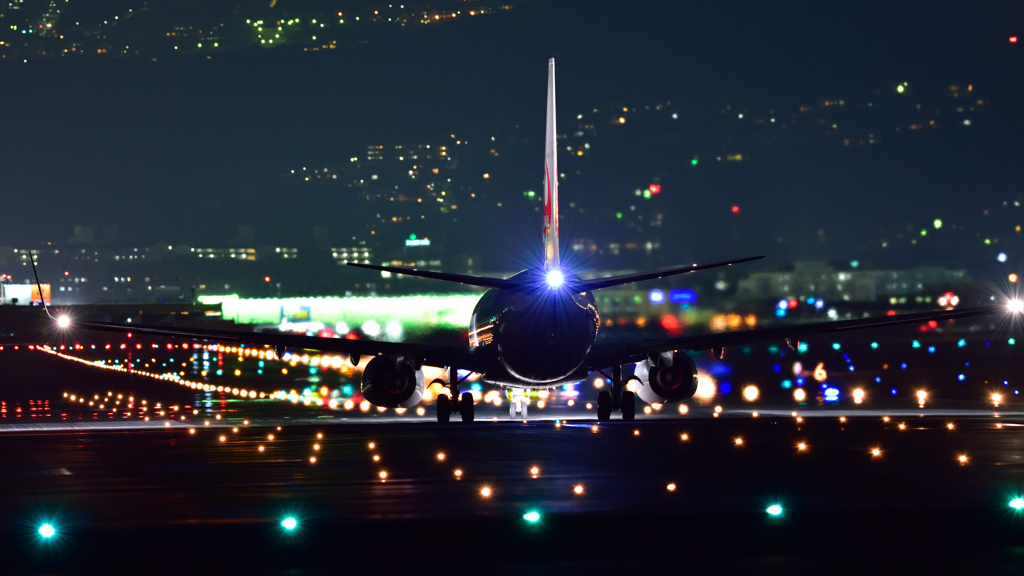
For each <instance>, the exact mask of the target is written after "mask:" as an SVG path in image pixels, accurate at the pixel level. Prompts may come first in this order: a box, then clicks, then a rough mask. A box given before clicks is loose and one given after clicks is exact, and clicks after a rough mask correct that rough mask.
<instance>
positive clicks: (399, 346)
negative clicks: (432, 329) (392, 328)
mask: <svg viewBox="0 0 1024 576" xmlns="http://www.w3.org/2000/svg"><path fill="white" fill-rule="evenodd" d="M68 329H77V330H98V331H102V332H117V333H122V334H146V335H149V336H167V337H176V338H194V339H197V340H208V341H212V342H237V343H241V344H250V345H255V346H270V347H273V348H275V349H277V350H278V353H279V354H281V353H282V351H283V350H284V349H286V348H289V349H292V350H319V351H321V352H337V353H341V354H350V355H359V356H376V355H378V354H387V355H400V356H410V357H413V358H417V359H422V360H423V364H425V365H427V366H437V367H440V368H446V367H453V368H459V369H465V370H470V371H473V372H482V371H483V370H484V366H483V361H482V359H481V358H479V357H478V355H475V354H472V353H471V352H470V350H469V348H468V347H467V346H455V345H444V344H418V343H414V342H379V341H376V340H348V339H345V338H319V337H317V336H304V335H299V334H276V333H266V332H239V331H235V330H213V329H204V328H167V327H161V326H139V325H135V324H115V323H108V322H74V321H72V322H71V323H70V325H69V326H68Z"/></svg>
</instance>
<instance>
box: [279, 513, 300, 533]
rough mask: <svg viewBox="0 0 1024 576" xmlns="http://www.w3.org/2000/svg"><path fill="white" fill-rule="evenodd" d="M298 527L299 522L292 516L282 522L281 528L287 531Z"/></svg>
mask: <svg viewBox="0 0 1024 576" xmlns="http://www.w3.org/2000/svg"><path fill="white" fill-rule="evenodd" d="M298 525H299V522H298V521H297V520H296V519H295V518H292V517H291V516H289V517H287V518H285V519H284V520H281V526H282V527H284V529H285V530H295V528H296V526H298Z"/></svg>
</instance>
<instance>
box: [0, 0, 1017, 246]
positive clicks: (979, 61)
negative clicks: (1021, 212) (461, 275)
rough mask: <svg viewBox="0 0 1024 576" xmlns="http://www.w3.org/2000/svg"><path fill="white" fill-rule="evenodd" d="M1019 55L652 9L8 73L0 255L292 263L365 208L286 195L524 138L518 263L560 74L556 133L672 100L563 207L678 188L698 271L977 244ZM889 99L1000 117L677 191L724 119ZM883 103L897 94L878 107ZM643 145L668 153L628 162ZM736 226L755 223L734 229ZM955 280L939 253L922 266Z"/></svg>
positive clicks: (518, 158)
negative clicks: (113, 238) (304, 171)
mask: <svg viewBox="0 0 1024 576" xmlns="http://www.w3.org/2000/svg"><path fill="white" fill-rule="evenodd" d="M911 23H912V24H911ZM1012 33H1013V30H1012V29H1011V28H1010V26H1008V25H1007V24H1006V23H1005V15H1003V14H1000V13H998V12H995V11H991V12H983V11H980V10H973V9H971V8H969V7H961V6H957V5H954V4H949V5H944V6H942V7H941V8H940V7H936V6H929V7H928V8H927V9H919V8H914V7H889V6H884V7H865V6H846V7H838V8H829V9H825V8H823V7H811V8H807V7H803V8H800V9H799V10H798V9H796V8H791V9H787V8H767V7H753V8H751V7H750V6H745V5H742V3H735V4H730V5H727V6H722V5H716V6H714V7H687V8H686V9H680V8H678V7H676V6H675V5H673V4H671V3H661V2H647V3H641V4H639V5H637V4H631V5H630V6H629V7H628V8H624V9H621V10H618V11H615V10H611V9H609V10H604V11H600V10H586V11H582V10H578V9H576V8H575V7H573V6H569V5H565V4H560V5H555V6H547V5H544V4H542V3H538V2H524V3H516V4H514V7H513V9H512V10H510V11H508V12H503V13H500V14H495V15H492V16H489V17H488V18H486V19H477V20H469V21H458V22H451V23H447V24H443V25H439V26H436V27H420V28H417V29H397V30H395V29H382V30H379V31H374V32H373V33H370V34H369V36H368V37H369V42H368V43H367V44H366V45H362V46H359V45H357V46H347V47H343V48H341V49H338V50H331V51H325V52H318V53H306V52H303V51H302V49H301V48H290V47H289V48H281V49H274V50H261V49H249V50H242V51H235V52H225V53H223V54H220V53H218V54H216V55H215V56H214V57H213V58H212V59H211V60H206V59H205V58H204V57H203V56H198V55H187V56H180V57H163V56H161V57H159V58H158V59H157V61H156V62H152V61H149V60H146V59H143V58H138V57H126V58H106V59H103V58H99V57H81V58H64V59H42V60H33V61H29V62H28V63H23V62H17V63H14V62H9V61H8V62H2V63H0V69H3V73H4V76H5V79H8V82H9V85H10V86H15V87H17V88H16V89H13V90H8V91H5V93H4V94H2V95H0V109H2V110H5V111H6V114H4V119H3V120H2V121H0V122H2V125H3V128H4V133H5V134H6V135H7V136H6V137H5V138H4V139H3V140H2V141H0V195H2V196H3V197H4V198H5V200H6V202H5V214H7V218H4V219H3V220H2V221H0V223H2V231H0V245H12V246H21V245H27V244H31V243H40V242H45V241H56V242H63V241H64V240H65V239H67V238H69V237H70V236H71V231H72V227H73V226H75V225H79V224H81V225H88V226H94V227H95V228H96V229H97V230H99V229H100V228H101V227H102V226H108V225H116V226H118V229H119V232H120V242H121V243H123V244H125V245H139V246H142V245H151V244H155V243H157V242H172V243H191V244H194V245H198V244H216V245H221V244H224V243H226V242H228V241H229V240H230V238H231V237H233V236H234V235H235V231H236V230H237V226H238V225H253V226H256V227H257V229H259V230H261V232H262V233H263V234H265V236H264V237H265V238H266V239H267V243H292V244H295V243H301V242H305V241H307V240H308V237H309V235H310V234H309V230H310V229H311V228H312V226H314V225H324V226H328V227H330V228H331V229H332V230H338V231H341V230H345V229H347V225H346V224H344V223H343V219H344V215H345V214H346V211H350V210H351V206H352V204H351V201H350V199H348V198H345V197H343V196H339V194H338V193H337V191H335V190H326V189H325V190H320V191H316V190H312V191H309V192H308V195H306V196H303V195H301V194H307V192H305V191H303V192H301V194H297V193H296V191H297V190H304V189H300V188H295V187H294V186H292V184H290V183H288V181H287V180H286V176H285V175H286V174H287V171H289V170H291V169H295V167H303V166H309V167H312V166H317V165H323V166H334V165H338V164H340V163H341V162H342V161H343V160H344V159H346V158H348V157H349V156H351V155H353V154H362V153H364V152H365V149H366V146H367V145H368V144H376V143H380V144H388V145H390V144H393V143H395V144H398V143H404V144H406V145H410V144H415V143H417V142H431V141H436V140H437V139H438V138H440V137H443V135H446V134H450V133H456V134H459V135H460V136H461V135H467V136H466V137H467V138H473V139H474V140H476V141H479V140H480V139H482V138H486V136H487V135H488V134H514V135H515V136H516V137H517V138H520V140H519V141H516V142H514V143H502V144H503V147H502V149H501V152H502V153H503V154H506V157H510V159H509V160H507V161H506V160H502V162H507V164H502V175H501V178H500V179H497V178H496V181H493V182H490V183H489V185H490V186H491V188H490V190H491V191H490V196H489V197H490V198H492V199H499V198H502V199H504V198H507V200H506V208H509V209H510V210H512V211H511V212H507V211H506V215H502V216H500V217H499V216H495V217H494V218H493V220H494V222H488V223H487V227H489V228H490V229H491V230H493V232H494V235H495V236H496V237H497V238H498V239H501V238H504V237H514V238H517V239H516V240H515V242H514V243H513V244H512V245H506V246H504V247H501V246H500V242H498V244H499V246H498V247H497V248H495V250H496V251H497V254H496V257H497V258H499V259H500V258H502V257H503V256H502V254H504V255H505V256H504V257H506V258H507V257H510V255H511V252H513V251H514V249H515V248H517V247H518V246H520V245H525V244H528V242H529V239H530V238H532V237H534V236H536V234H537V232H536V230H537V228H538V226H539V224H538V223H537V222H535V221H534V219H532V218H533V215H532V210H531V209H530V206H529V205H522V206H518V205H516V206H509V205H508V204H514V203H515V202H516V201H517V200H518V199H519V197H520V195H521V192H522V190H521V189H520V188H524V187H529V186H530V185H531V184H530V183H531V182H539V180H540V176H539V174H540V170H539V168H538V167H540V166H541V164H542V156H543V150H542V148H541V147H540V140H541V138H540V136H541V133H542V130H543V91H544V80H545V79H544V63H545V61H546V59H547V58H548V57H549V56H554V57H555V58H556V60H557V66H558V107H559V118H558V120H559V125H560V132H569V131H570V130H571V129H572V126H573V125H574V122H575V114H577V113H584V112H586V111H587V110H590V109H591V108H593V107H602V108H604V107H607V106H609V105H611V104H613V103H618V104H622V105H625V106H627V107H642V106H647V105H655V104H658V103H660V102H664V101H669V100H670V101H672V103H673V105H674V106H675V107H677V108H678V109H679V110H680V112H681V116H682V117H683V119H684V120H685V121H687V122H689V125H690V126H692V127H693V128H694V131H693V132H694V133H688V132H687V131H686V130H685V128H683V129H681V130H679V131H678V132H679V133H680V134H682V136H679V137H676V136H672V137H670V138H669V136H659V135H658V133H657V132H641V131H639V130H634V131H632V132H630V131H628V130H627V131H624V132H622V133H621V134H613V133H612V131H611V130H609V129H603V130H602V133H601V134H599V136H598V140H597V142H596V143H595V146H597V147H598V148H597V149H596V150H595V152H594V154H595V159H594V160H593V161H592V162H591V164H590V165H588V166H587V173H586V175H585V176H584V177H583V178H582V179H574V178H572V177H570V178H569V179H568V181H565V182H563V184H562V200H563V203H568V202H571V201H574V200H575V201H580V202H582V203H583V204H584V205H586V206H588V207H589V206H592V207H600V206H602V205H625V204H626V203H628V199H624V198H622V197H621V194H622V193H623V192H626V193H628V191H629V189H631V188H632V187H634V186H638V185H640V184H639V183H641V182H645V181H647V180H648V179H650V178H655V177H658V176H659V175H663V176H664V177H665V178H667V182H672V183H673V184H675V186H674V188H672V187H669V186H667V187H666V189H667V190H669V189H670V190H671V191H672V194H671V195H669V194H666V195H665V196H664V197H662V198H660V199H659V202H661V205H660V207H659V210H661V211H663V212H664V213H666V214H668V215H669V217H670V218H671V220H670V221H669V224H670V225H671V227H672V230H666V229H665V228H662V230H660V231H659V239H660V240H661V242H662V243H663V244H669V245H673V244H674V245H679V246H684V247H685V249H684V251H685V255H681V257H682V258H684V259H688V258H691V257H693V258H701V259H709V258H716V257H737V256H744V255H747V254H746V252H749V251H751V250H753V251H754V252H758V253H761V252H767V253H769V256H770V257H773V258H774V259H776V260H792V259H808V258H815V259H821V258H838V259H843V258H876V259H877V258H881V257H882V255H881V253H879V252H878V240H879V238H895V237H896V236H897V235H899V234H901V233H906V230H905V228H906V227H907V225H908V224H912V225H913V226H914V227H915V228H920V227H923V226H926V225H927V224H928V223H930V222H931V221H932V219H933V218H942V219H945V220H946V221H947V222H948V223H949V224H950V225H952V226H956V225H959V226H963V227H964V228H965V229H968V230H971V231H982V230H985V227H986V226H989V224H987V221H986V219H985V217H984V215H983V214H982V210H984V209H994V208H997V207H999V206H1000V204H1001V202H1002V201H1004V200H1013V199H1014V198H1015V197H1016V196H1017V194H1018V192H1017V191H1018V190H1020V183H1021V182H1022V180H1024V178H1022V176H1024V175H1022V174H1021V169H1020V165H1019V162H1016V161H1015V159H1016V158H1017V157H1018V156H1019V153H1020V151H1021V144H1020V142H1019V139H1018V138H1017V137H1016V135H1017V134H1018V133H1019V129H1020V123H1021V120H1020V115H1019V114H1016V113H1015V109H1016V107H1017V106H1016V105H1017V104H1018V103H1019V102H1018V101H1019V90H1020V86H1021V81H1020V74H1019V72H1018V71H1017V66H1016V64H1017V63H1019V62H1020V56H1019V54H1018V53H1017V52H1018V49H1017V48H1018V46H1017V45H1011V44H1009V43H1008V41H1007V38H1008V37H1009V36H1010V35H1012ZM901 82H907V83H908V86H909V90H908V93H907V94H906V97H907V99H908V100H914V101H923V102H925V103H926V106H928V105H930V104H929V103H931V102H934V101H936V99H938V98H940V97H941V96H942V95H943V94H944V93H945V91H946V88H947V86H949V85H955V84H963V85H967V84H971V85H972V87H973V89H974V91H975V93H977V94H979V95H980V97H981V98H983V99H985V100H986V104H985V107H984V108H983V109H982V111H981V112H980V113H979V114H977V115H975V116H973V118H974V123H973V125H972V126H970V127H969V128H958V129H956V130H955V131H953V129H952V128H950V127H949V125H948V124H946V125H945V126H943V127H942V128H941V129H940V131H937V132H933V133H931V134H933V135H932V136H928V137H924V136H922V137H920V138H918V137H915V138H909V137H904V136H901V137H900V139H899V140H896V139H895V138H889V139H884V140H885V141H884V142H880V143H879V145H877V146H874V147H867V148H862V149H858V150H844V149H842V148H839V147H832V148H823V147H822V146H821V141H814V140H810V141H805V142H801V141H799V140H796V141H794V140H792V139H791V140H789V141H786V142H784V145H773V144H771V143H767V144H764V145H761V148H754V149H753V151H752V152H748V154H749V161H747V162H746V163H745V164H742V165H738V166H736V167H732V166H730V167H728V168H729V169H728V170H727V169H725V168H722V169H717V170H716V171H712V170H711V169H710V167H709V168H708V169H707V170H704V169H703V168H702V170H703V172H697V171H693V172H684V171H683V170H682V168H683V165H684V164H685V162H686V161H688V158H689V156H688V155H689V154H690V153H691V152H690V151H691V150H695V149H696V148H697V146H698V145H700V144H701V143H706V144H707V146H708V147H711V148H713V147H714V146H723V144H722V142H723V140H725V139H734V138H735V136H734V135H733V134H726V133H721V132H719V128H720V127H718V126H717V125H715V124H714V123H713V120H714V119H713V118H710V115H712V114H713V113H714V112H715V111H718V110H719V109H721V108H722V107H723V106H733V107H734V108H736V109H738V110H743V109H749V110H751V111H757V112H759V113H763V112H765V111H768V110H772V109H779V110H789V109H794V108H796V107H798V106H801V105H813V106H817V105H819V104H820V103H821V102H822V101H825V100H830V99H837V100H838V99H845V100H850V101H860V102H863V101H866V100H869V99H874V100H878V99H879V98H887V97H891V96H893V95H894V94H895V87H896V86H897V85H898V84H899V83H901ZM884 90H891V91H892V94H884V93H883V94H881V95H880V96H873V95H872V94H873V93H874V92H878V91H884ZM701 115H707V116H709V118H706V119H702V117H701ZM908 117H909V116H908ZM904 120H905V118H904V117H898V116H893V117H892V120H891V121H892V122H897V121H898V122H903V121H904ZM885 121H889V120H888V119H886V120H885ZM627 128H632V125H631V124H630V125H627ZM737 130H738V129H737ZM839 130H842V128H840V129H839ZM942 130H945V131H942ZM702 131H703V132H702ZM705 132H706V133H705ZM674 133H675V132H673V134H674ZM646 134H653V135H654V138H655V140H656V141H655V142H654V143H650V142H647V143H645V142H639V143H638V139H640V140H642V139H643V138H644V137H645V135H646ZM737 134H740V135H741V136H742V133H741V132H737ZM663 137H665V138H669V139H668V140H665V142H669V143H670V144H669V145H668V146H669V147H668V148H665V147H664V146H661V142H662V140H658V138H663ZM673 138H674V139H673ZM679 138H683V140H679ZM672 142H675V143H676V144H671V143H672ZM752 142H756V139H755V140H752ZM470 143H471V144H472V143H473V142H472V141H471V142H470ZM659 146H661V148H659ZM672 146H677V147H676V148H673V147H672ZM744 146H747V147H748V148H749V147H750V146H753V144H749V143H747V144H744ZM652 150H662V151H663V152H664V153H663V154H661V155H659V156H658V157H654V154H652V153H651V151H652ZM705 166H707V163H705ZM723 166H724V163H723ZM570 176H571V175H570ZM968 200H969V202H968ZM731 205H739V206H741V207H742V210H743V211H742V217H743V219H744V220H743V224H742V225H741V226H737V225H736V224H735V223H733V222H734V221H735V219H730V218H731V215H730V214H729V212H728V207H729V206H731ZM388 208H389V206H387V205H383V206H381V205H376V206H370V207H367V210H368V213H369V212H376V213H382V212H383V213H384V215H387V212H386V210H387V209H388ZM563 212H569V211H568V210H567V208H565V207H563ZM467 216H468V215H467ZM605 216H607V215H605ZM1007 218H1008V219H1010V220H1012V217H1010V216H1007ZM425 225H427V229H428V230H429V231H430V233H431V234H433V235H435V236H438V235H442V234H445V233H446V232H441V231H440V230H438V228H437V226H438V224H434V225H433V226H431V225H430V224H429V223H425ZM563 226H564V227H565V230H566V232H565V233H564V234H563V242H567V241H568V240H569V238H568V236H570V235H572V234H573V233H577V234H584V235H591V236H595V235H596V236H597V237H601V235H602V234H603V233H604V231H605V230H606V229H607V227H608V224H607V223H606V222H605V221H604V220H602V219H601V218H600V217H598V216H597V215H595V214H593V210H592V211H591V213H585V214H583V215H572V214H564V215H563ZM947 229H949V227H947ZM819 230H824V236H825V237H826V238H827V242H826V243H824V244H822V243H821V242H820V241H818V240H819V238H820V236H821V234H819ZM1001 232H1002V230H998V231H993V232H991V233H992V234H997V233H1001ZM402 233H403V234H404V232H402ZM452 233H453V234H455V236H454V237H453V239H454V241H461V240H462V239H463V236H460V235H459V233H458V232H452ZM979 233H984V234H988V233H989V232H987V231H985V232H979ZM395 234H398V232H397V231H396V232H395ZM339 235H340V233H339ZM360 238H361V239H365V240H370V239H371V238H370V237H369V236H365V237H364V236H360ZM778 238H782V239H783V240H782V241H781V242H779V241H778ZM709 247H710V248H709ZM737 251H740V252H743V253H737ZM914 254H917V255H918V257H920V256H921V253H920V251H918V252H917V253H913V252H909V253H908V254H907V255H901V256H900V257H899V259H900V260H906V261H907V263H908V264H911V263H913V262H911V260H912V257H913V255H914ZM972 257H973V254H972ZM942 258H943V256H942V251H941V250H938V249H936V250H933V253H926V254H925V258H923V259H924V260H925V262H923V263H925V264H935V263H941V262H937V261H936V260H941V259H942Z"/></svg>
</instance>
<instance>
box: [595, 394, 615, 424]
mask: <svg viewBox="0 0 1024 576" xmlns="http://www.w3.org/2000/svg"><path fill="white" fill-rule="evenodd" d="M611 419H612V395H611V393H610V392H608V391H607V390H602V391H600V392H598V393H597V421H598V422H607V421H609V420H611Z"/></svg>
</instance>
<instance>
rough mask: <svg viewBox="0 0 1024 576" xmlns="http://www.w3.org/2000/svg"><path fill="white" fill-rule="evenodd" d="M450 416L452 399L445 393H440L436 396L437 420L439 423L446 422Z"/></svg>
mask: <svg viewBox="0 0 1024 576" xmlns="http://www.w3.org/2000/svg"><path fill="white" fill-rule="evenodd" d="M451 417H452V401H451V399H450V398H449V397H448V395H447V394H441V395H439V396H438V397H437V421H438V422H440V423H441V424H447V423H448V420H450V419H451Z"/></svg>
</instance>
